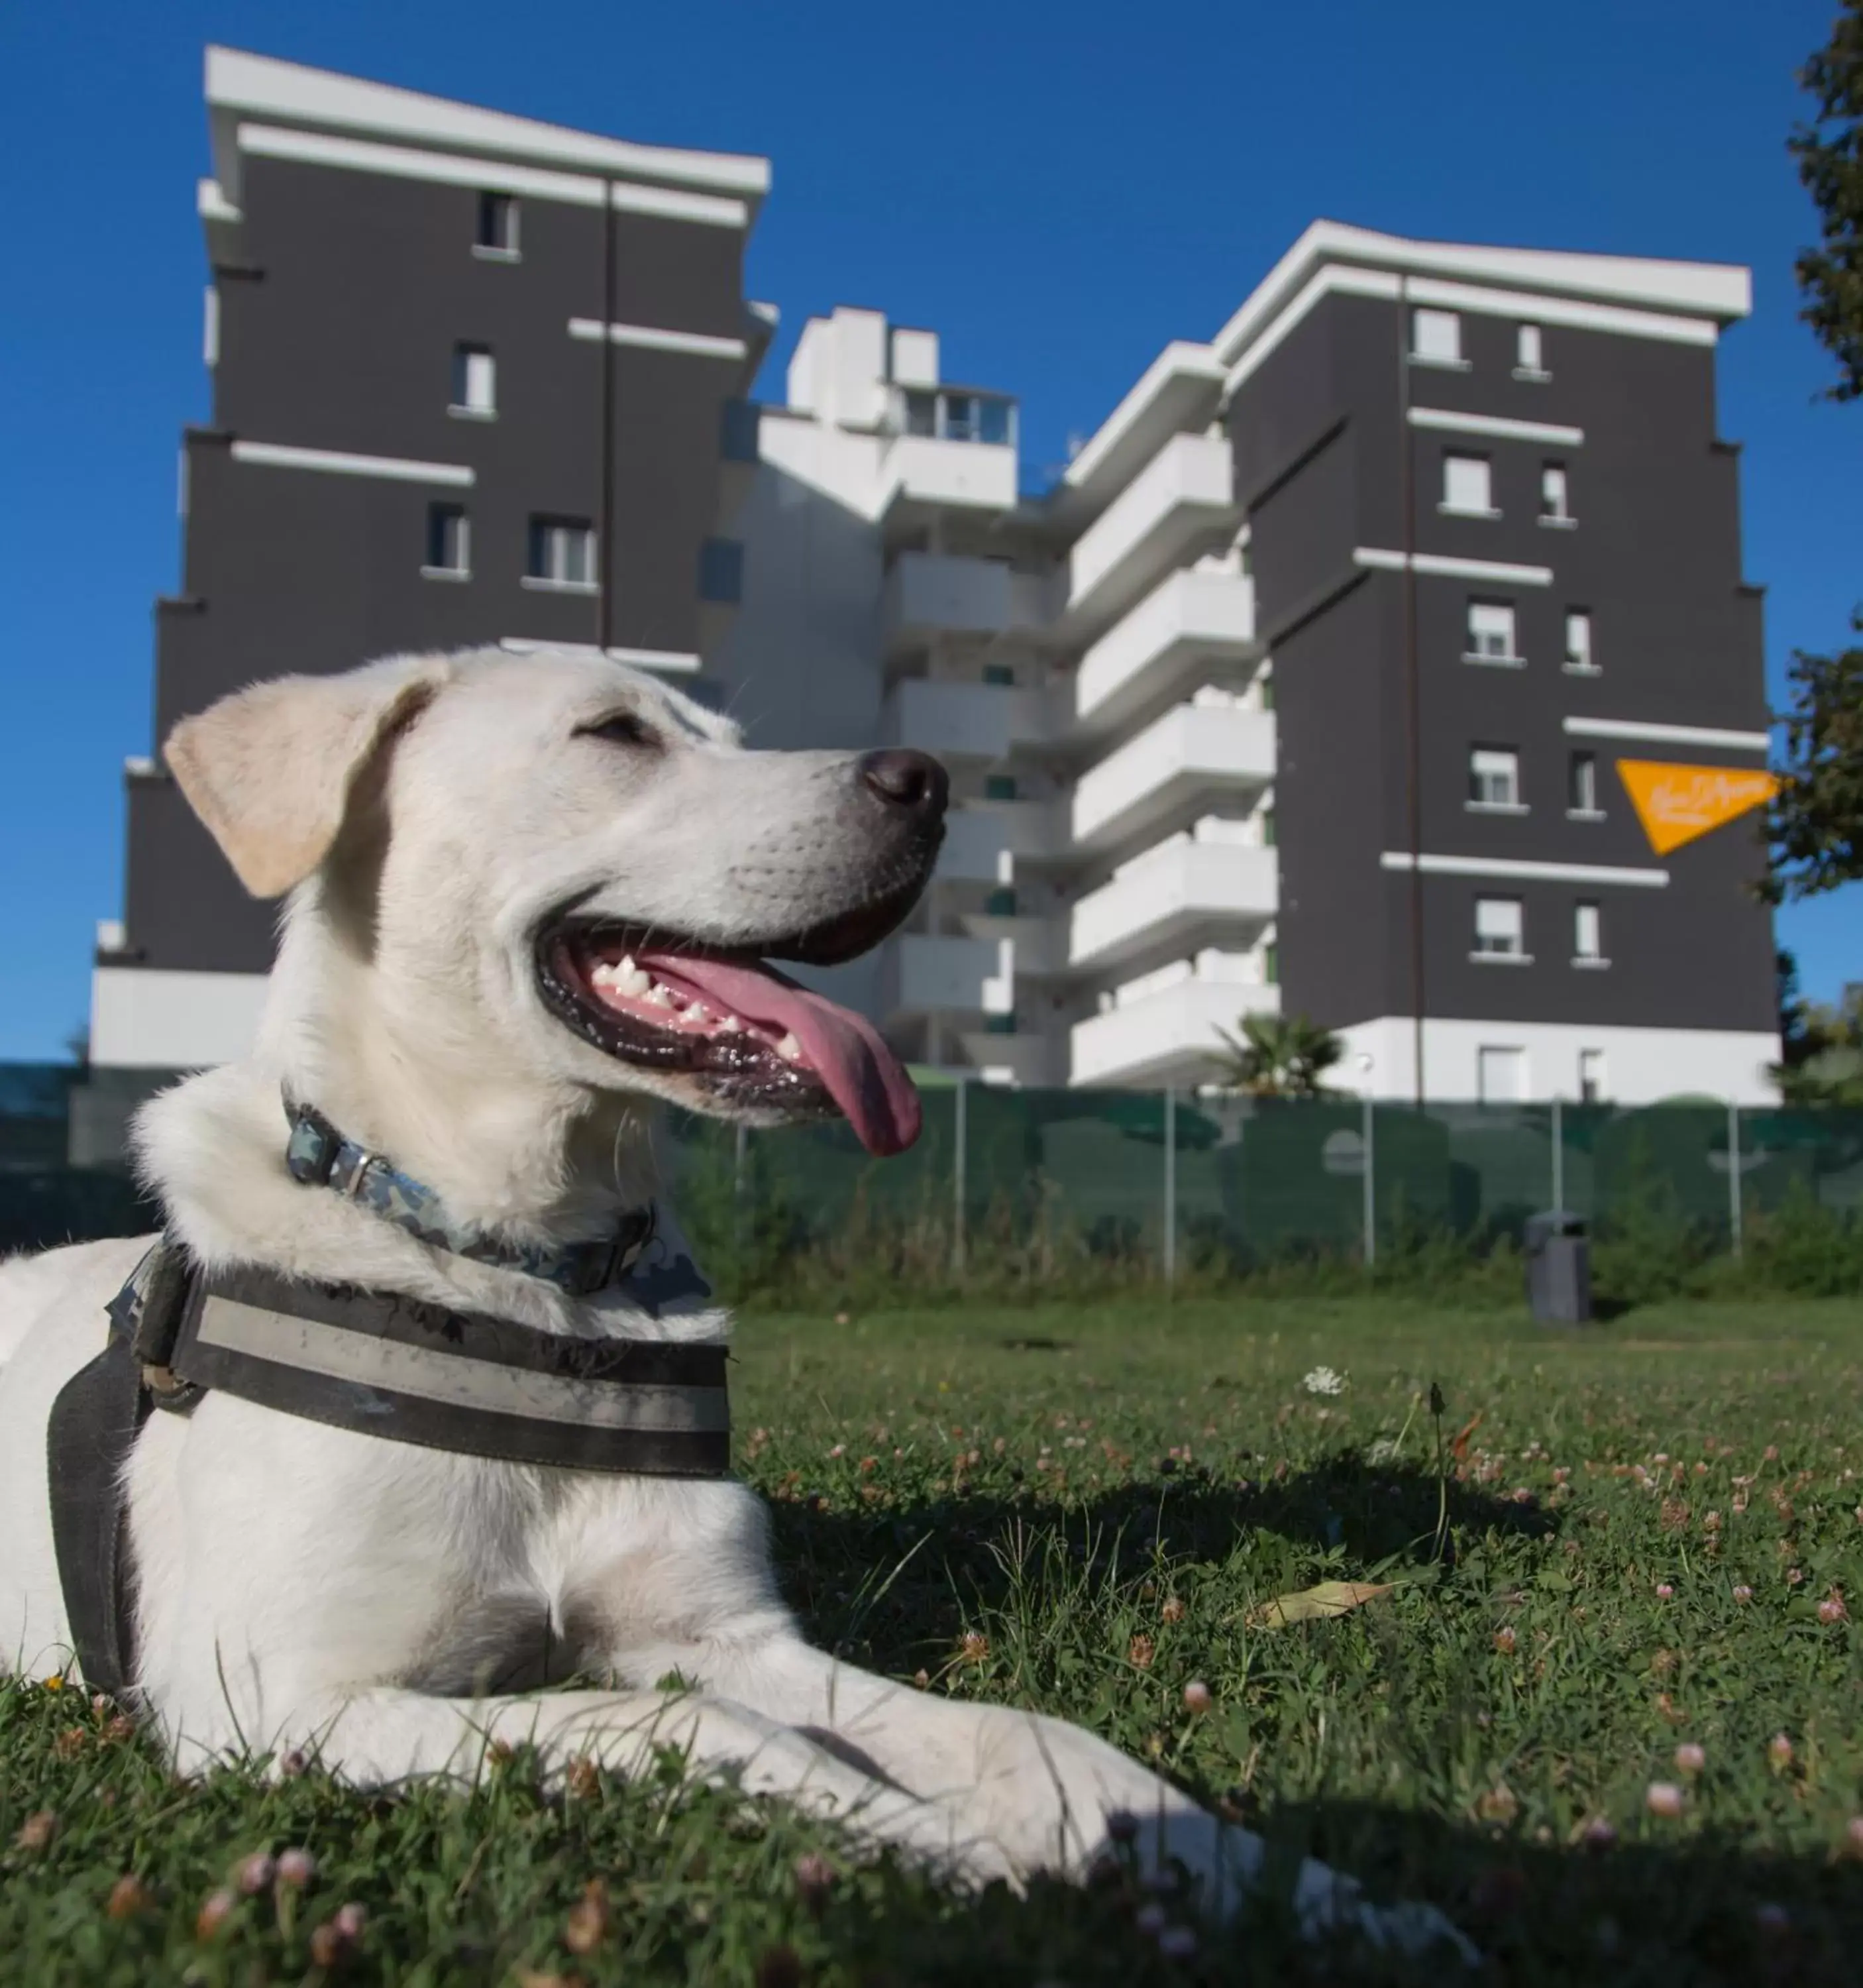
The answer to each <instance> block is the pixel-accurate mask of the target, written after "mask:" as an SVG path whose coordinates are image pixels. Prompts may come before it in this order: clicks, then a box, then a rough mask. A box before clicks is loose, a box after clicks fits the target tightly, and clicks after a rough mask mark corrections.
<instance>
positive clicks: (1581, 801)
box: [1565, 752, 1602, 820]
mask: <svg viewBox="0 0 1863 1988" xmlns="http://www.w3.org/2000/svg"><path fill="white" fill-rule="evenodd" d="M1565 806H1566V811H1567V813H1569V814H1576V815H1583V816H1585V817H1587V818H1588V819H1594V820H1595V818H1596V817H1597V816H1598V815H1599V814H1600V813H1601V812H1602V810H1601V809H1600V808H1599V806H1598V755H1597V754H1596V753H1595V752H1574V754H1573V755H1572V757H1571V764H1570V766H1568V768H1567V769H1566V779H1565Z"/></svg>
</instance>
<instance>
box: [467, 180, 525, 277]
mask: <svg viewBox="0 0 1863 1988" xmlns="http://www.w3.org/2000/svg"><path fill="white" fill-rule="evenodd" d="M487 201H499V202H500V203H501V207H500V209H499V211H501V213H502V214H503V215H504V216H505V219H506V221H507V222H508V225H507V227H506V228H505V237H506V238H505V240H504V241H503V242H483V241H481V240H480V239H479V231H480V230H481V229H482V228H483V227H484V221H485V204H486V202H487ZM520 216H521V210H520V208H519V207H518V196H517V195H516V194H515V193H501V192H499V191H498V188H496V187H485V188H482V189H481V191H480V194H479V204H478V209H477V211H475V212H474V215H473V217H472V227H473V242H472V252H473V254H474V255H476V256H477V257H478V259H479V260H480V261H481V262H522V261H523V259H524V252H523V249H522V247H521V236H520V235H519V233H518V228H519V223H520Z"/></svg>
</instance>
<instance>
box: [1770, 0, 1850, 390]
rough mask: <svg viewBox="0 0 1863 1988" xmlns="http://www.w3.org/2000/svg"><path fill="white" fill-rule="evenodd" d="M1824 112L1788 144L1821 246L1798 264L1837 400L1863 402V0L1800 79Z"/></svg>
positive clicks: (1845, 13) (1807, 315)
mask: <svg viewBox="0 0 1863 1988" xmlns="http://www.w3.org/2000/svg"><path fill="white" fill-rule="evenodd" d="M1798 80H1799V82H1800V83H1801V84H1802V85H1803V86H1804V88H1805V89H1806V90H1808V91H1810V93H1811V96H1812V99H1813V100H1814V103H1816V105H1817V112H1816V114H1815V115H1814V117H1813V118H1812V120H1811V123H1808V124H1801V125H1800V126H1799V127H1798V128H1797V130H1795V131H1794V133H1793V134H1792V136H1791V137H1790V140H1788V141H1787V142H1788V144H1789V146H1790V150H1791V151H1792V153H1793V154H1794V157H1796V158H1797V161H1798V177H1800V179H1801V180H1802V181H1804V186H1805V190H1806V191H1807V192H1808V193H1809V194H1811V198H1812V200H1813V201H1814V203H1815V204H1816V205H1817V214H1818V224H1819V231H1820V232H1821V235H1822V236H1823V242H1822V244H1821V246H1819V247H1818V248H1816V249H1807V250H1806V251H1805V252H1804V254H1803V255H1801V256H1800V257H1799V259H1798V265H1797V267H1798V286H1799V288H1800V289H1801V290H1802V291H1803V292H1804V298H1805V303H1804V310H1803V312H1802V313H1801V315H1802V316H1803V317H1804V320H1805V322H1806V323H1807V324H1808V325H1810V326H1811V329H1812V330H1813V331H1814V333H1816V334H1817V338H1818V340H1819V342H1820V343H1821V344H1822V345H1823V346H1824V347H1825V348H1826V350H1828V351H1829V353H1831V357H1833V358H1834V359H1835V360H1836V361H1837V364H1838V379H1837V384H1835V385H1834V386H1833V387H1831V388H1829V389H1828V392H1829V394H1830V397H1831V399H1832V400H1834V401H1854V400H1856V399H1858V398H1859V397H1863V0H1843V4H1842V6H1841V9H1840V11H1839V12H1838V17H1837V20H1836V22H1835V23H1834V25H1833V26H1832V28H1831V42H1830V45H1829V46H1828V47H1826V48H1822V49H1819V50H1818V51H1817V53H1816V54H1815V55H1814V56H1812V57H1811V60H1810V61H1809V62H1807V63H1806V64H1805V66H1804V68H1803V69H1801V71H1800V72H1799V76H1798Z"/></svg>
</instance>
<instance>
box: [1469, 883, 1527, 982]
mask: <svg viewBox="0 0 1863 1988" xmlns="http://www.w3.org/2000/svg"><path fill="white" fill-rule="evenodd" d="M1469 958H1470V959H1473V960H1477V961H1479V962H1480V963H1481V964H1482V965H1487V964H1488V963H1489V962H1490V961H1493V962H1500V963H1501V964H1504V965H1510V966H1531V965H1532V964H1533V955H1532V954H1531V953H1530V952H1528V951H1527V906H1526V902H1525V901H1524V899H1523V898H1477V899H1476V900H1475V931H1474V942H1473V945H1472V946H1471V947H1470V951H1469Z"/></svg>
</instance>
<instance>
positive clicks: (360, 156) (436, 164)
mask: <svg viewBox="0 0 1863 1988" xmlns="http://www.w3.org/2000/svg"><path fill="white" fill-rule="evenodd" d="M238 146H239V149H240V150H241V152H250V153H251V154H252V155H253V156H254V157H255V158H261V159H291V160H295V161H296V162H297V163H299V164H301V165H312V166H339V167H347V168H349V170H350V171H353V172H363V173H381V174H385V175H386V176H388V177H391V178H394V179H409V180H429V181H437V183H439V184H441V185H443V186H469V187H483V188H487V189H488V190H489V191H493V192H496V193H515V194H528V195H529V196H530V197H531V198H532V199H535V200H560V201H568V202H569V203H570V204H571V205H574V206H577V207H599V206H600V205H602V182H601V181H599V180H598V179H592V178H589V177H586V176H578V175H576V174H570V173H546V172H540V171H538V170H537V168H536V167H533V166H514V165H511V164H508V163H507V162H506V161H503V160H497V159H467V158H461V157H457V156H456V155H454V154H450V153H446V152H417V151H414V150H410V148H409V147H407V146H405V145H376V144H371V143H370V142H369V140H366V139H363V138H326V137H324V136H322V134H321V133H319V132H316V131H293V130H288V129H287V128H285V127H283V126H282V125H278V124H241V126H240V127H239V129H238Z"/></svg>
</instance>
